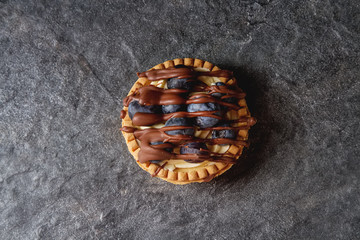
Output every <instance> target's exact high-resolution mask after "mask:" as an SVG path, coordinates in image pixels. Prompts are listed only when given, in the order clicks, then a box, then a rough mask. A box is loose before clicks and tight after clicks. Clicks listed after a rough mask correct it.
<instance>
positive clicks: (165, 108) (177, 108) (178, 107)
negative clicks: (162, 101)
mask: <svg viewBox="0 0 360 240" xmlns="http://www.w3.org/2000/svg"><path fill="white" fill-rule="evenodd" d="M183 110H184V106H183V105H163V106H162V112H163V113H165V114H166V113H173V112H180V111H183Z"/></svg>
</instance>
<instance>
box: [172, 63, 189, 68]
mask: <svg viewBox="0 0 360 240" xmlns="http://www.w3.org/2000/svg"><path fill="white" fill-rule="evenodd" d="M174 67H175V68H188V66H185V65H183V64H178V65H175V66H174Z"/></svg>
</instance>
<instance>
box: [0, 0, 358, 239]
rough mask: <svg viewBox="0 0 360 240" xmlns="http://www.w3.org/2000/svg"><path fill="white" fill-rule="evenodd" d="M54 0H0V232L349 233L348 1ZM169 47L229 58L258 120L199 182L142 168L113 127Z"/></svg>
mask: <svg viewBox="0 0 360 240" xmlns="http://www.w3.org/2000/svg"><path fill="white" fill-rule="evenodd" d="M35 2H36V3H35ZM61 2H62V3H60V1H59V2H55V1H33V2H29V1H0V144H1V145H0V239H356V238H359V232H360V202H359V201H360V200H359V197H360V196H359V174H360V171H359V170H360V169H359V155H360V150H359V149H360V138H359V133H360V126H359V118H360V81H359V77H360V66H359V62H360V57H359V56H360V51H359V49H360V48H359V46H360V6H359V3H358V1H357V0H350V1H340V0H338V1H331V0H325V1H316V0H314V1H267V0H262V1H257V2H255V1H242V2H240V3H238V2H235V1H234V2H232V1H229V2H227V3H225V2H224V1H223V3H222V4H219V3H218V2H220V1H208V2H207V3H205V2H203V1H158V2H157V1H139V2H136V3H135V2H133V1H128V2H129V3H125V1H123V2H104V1H93V2H92V3H89V2H86V1H78V2H79V3H76V4H73V3H71V2H70V1H61ZM99 2H103V3H99ZM177 57H197V58H201V59H204V60H208V61H210V62H213V63H215V64H217V65H219V66H221V67H223V68H229V69H232V70H234V71H235V74H236V75H237V76H238V77H239V78H240V80H241V81H240V85H241V86H242V87H243V88H244V89H245V90H246V91H247V92H248V97H247V100H248V102H249V106H250V109H251V111H252V113H253V115H254V116H255V117H256V118H258V120H259V121H258V124H257V125H256V126H255V127H254V128H253V130H252V131H251V135H250V138H251V141H252V145H251V147H250V148H249V149H248V150H247V151H246V153H245V155H244V156H243V157H242V158H241V162H240V163H239V164H238V165H236V166H235V167H233V168H232V169H231V170H230V171H228V172H227V173H226V174H224V175H223V176H221V177H219V178H218V179H216V180H215V181H212V182H210V183H204V184H192V185H187V186H174V185H171V184H169V183H166V182H164V181H161V180H159V179H156V178H151V177H150V176H149V175H148V174H147V173H145V172H144V171H142V170H141V169H140V168H139V167H138V166H137V165H136V164H135V162H134V161H133V160H132V158H131V156H130V154H129V153H128V151H127V148H126V145H125V142H124V140H123V138H122V136H121V135H120V132H119V131H118V128H119V127H120V120H119V114H120V110H121V107H122V105H121V100H122V98H123V97H124V96H125V95H126V93H127V92H128V90H129V88H130V86H131V85H132V83H133V82H134V81H135V80H136V75H135V72H136V71H144V70H146V69H148V68H150V67H152V66H154V65H156V64H158V63H160V62H163V61H165V60H168V59H173V58H177Z"/></svg>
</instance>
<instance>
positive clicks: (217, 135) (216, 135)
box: [212, 123, 236, 139]
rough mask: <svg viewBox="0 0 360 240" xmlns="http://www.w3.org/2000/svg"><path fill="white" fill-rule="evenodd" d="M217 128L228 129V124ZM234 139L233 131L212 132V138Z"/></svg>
mask: <svg viewBox="0 0 360 240" xmlns="http://www.w3.org/2000/svg"><path fill="white" fill-rule="evenodd" d="M217 127H230V125H229V124H228V123H223V124H218V125H217ZM235 137H236V135H235V132H234V130H232V129H224V130H213V131H212V138H213V139H214V138H230V139H234V138H235Z"/></svg>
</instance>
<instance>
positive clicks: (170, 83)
mask: <svg viewBox="0 0 360 240" xmlns="http://www.w3.org/2000/svg"><path fill="white" fill-rule="evenodd" d="M192 86H193V81H191V79H190V78H169V79H168V80H167V87H168V89H174V88H177V89H185V90H190V89H191V88H192Z"/></svg>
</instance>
